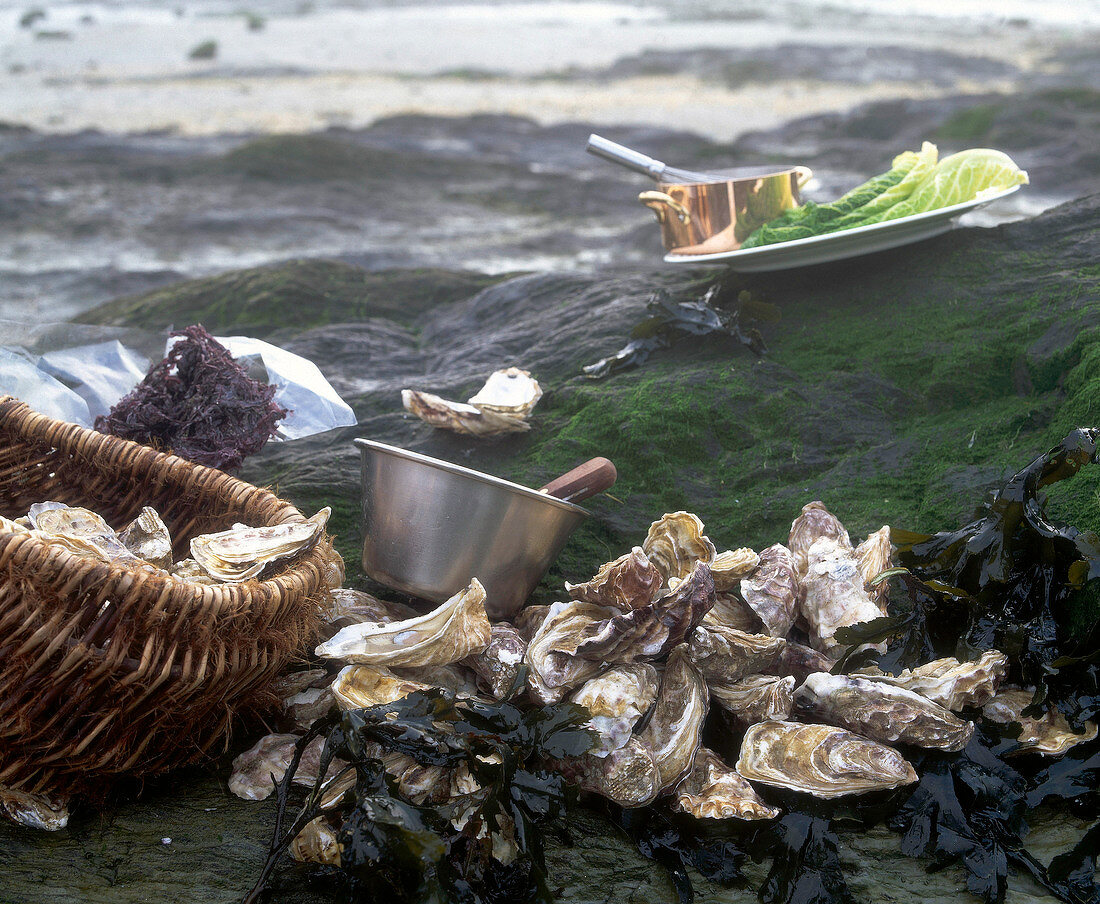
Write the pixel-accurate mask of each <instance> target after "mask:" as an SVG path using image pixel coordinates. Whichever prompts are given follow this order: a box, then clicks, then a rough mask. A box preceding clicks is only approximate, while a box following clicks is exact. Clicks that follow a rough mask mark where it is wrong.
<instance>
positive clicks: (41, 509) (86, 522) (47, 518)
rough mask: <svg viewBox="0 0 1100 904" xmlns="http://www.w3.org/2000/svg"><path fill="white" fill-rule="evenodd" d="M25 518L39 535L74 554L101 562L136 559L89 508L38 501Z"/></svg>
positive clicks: (105, 523)
mask: <svg viewBox="0 0 1100 904" xmlns="http://www.w3.org/2000/svg"><path fill="white" fill-rule="evenodd" d="M27 517H28V518H29V519H30V522H31V524H32V525H33V527H34V532H35V533H36V534H37V535H38V536H39V537H41V538H42V539H43V540H45V541H46V542H48V543H54V544H57V545H59V546H63V547H64V548H65V549H67V550H68V551H69V552H71V553H75V554H76V555H78V556H87V557H90V558H94V559H99V560H100V561H103V562H138V561H140V560H139V558H138V557H137V556H136V555H134V554H133V553H132V552H131V551H130V550H129V549H127V548H126V547H125V545H123V543H122V541H121V540H120V539H119V536H118V534H117V533H115V530H114V528H112V527H111V526H110V525H109V524H108V523H107V522H106V521H104V520H103V518H102V517H101V516H100V515H97V514H96V513H95V512H93V511H90V510H89V509H86V508H80V507H78V506H69V505H65V504H63V503H60V502H41V503H36V504H35V505H32V506H31V508H30V512H28V514H27Z"/></svg>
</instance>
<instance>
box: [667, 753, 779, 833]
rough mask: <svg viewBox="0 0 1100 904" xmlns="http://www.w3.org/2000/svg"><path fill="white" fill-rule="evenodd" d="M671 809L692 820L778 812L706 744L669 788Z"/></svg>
mask: <svg viewBox="0 0 1100 904" xmlns="http://www.w3.org/2000/svg"><path fill="white" fill-rule="evenodd" d="M672 808H673V809H674V810H679V811H680V812H681V813H687V814H688V815H689V816H694V817H695V818H696V819H775V817H776V816H778V815H779V810H778V809H776V808H775V807H769V806H768V804H767V803H766V802H765V801H764V800H763V799H762V798H761V797H760V795H759V794H757V793H756V789H755V788H753V786H752V785H750V784H749V783H748V782H747V781H746V780H745V779H743V778H742V777H741V776H740V775H738V774H737V771H736V770H735V769H732V768H731V767H729V766H727V765H726V764H725V763H723V762H722V760H721V758H720V757H719V756H718V754H716V753H715V752H714V751H713V750H711V749H710V748H708V747H700V748H699V752H698V753H696V754H695V764H694V765H693V766H692V767H691V771H690V772H689V773H688V774H687V775H685V776H684V778H683V780H682V781H681V782H680V784H678V785H677V786H676V788H675V789H674V790H673V792H672Z"/></svg>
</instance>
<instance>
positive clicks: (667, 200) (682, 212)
mask: <svg viewBox="0 0 1100 904" xmlns="http://www.w3.org/2000/svg"><path fill="white" fill-rule="evenodd" d="M638 200H639V201H641V202H642V203H643V204H644V205H645V206H646V207H648V208H649V209H650V210H652V211H653V212H654V213H655V214H657V220H658V221H659V222H661V223H663V222H664V221H665V207H666V206H667V207H670V208H671V209H672V210H674V211H675V212H676V216H678V217H679V218H680V222H681V223H690V222H691V211H690V210H688V209H687V208H686V207H684V205H683V204H681V203H680V202H679V201H677V200H676V199H675V198H673V197H672V196H671V195H669V194H667V193H666V192H663V191H644V192H642V193H641V194H640V195H638Z"/></svg>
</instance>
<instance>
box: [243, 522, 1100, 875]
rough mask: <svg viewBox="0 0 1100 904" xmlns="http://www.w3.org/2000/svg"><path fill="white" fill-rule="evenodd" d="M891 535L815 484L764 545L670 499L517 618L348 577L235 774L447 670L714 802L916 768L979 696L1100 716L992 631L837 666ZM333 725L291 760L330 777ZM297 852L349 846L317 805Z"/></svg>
mask: <svg viewBox="0 0 1100 904" xmlns="http://www.w3.org/2000/svg"><path fill="white" fill-rule="evenodd" d="M893 551H894V550H893V548H892V546H891V543H890V531H889V528H887V527H883V528H882V529H881V530H879V531H876V532H875V533H872V534H871V535H870V536H868V537H867V538H866V539H865V540H864V541H863V542H862V543H860V544H858V545H853V543H852V542H851V540H850V538H849V535H848V532H847V530H845V528H844V526H843V525H842V524H841V523H840V522H839V521H838V520H837V518H835V517H834V516H833V515H832V514H831V513H830V512H828V511H827V510H826V508H825V506H823V505H822V504H821V503H820V502H811V503H810V504H808V505H806V506H805V507H804V508H803V509H802V513H801V514H800V515H799V516H798V517H797V518H795V520H794V522H793V524H792V525H791V531H790V535H789V537H788V538H787V543H786V544H785V545H784V544H776V545H774V546H770V547H768V548H767V549H764V550H763V551H761V552H759V553H757V552H754V551H753V550H751V549H747V548H741V549H734V550H728V551H723V552H718V548H717V547H716V546H715V545H714V543H713V542H712V541H711V540H710V539H709V538H708V537H707V536H706V534H705V532H704V526H703V524H702V522H701V521H700V520H699V518H698V517H696V516H695V515H693V514H690V513H688V512H674V513H670V514H666V515H664V516H663V517H662V518H660V519H659V520H658V521H655V522H654V523H653V524H652V525H651V527H650V529H649V532H648V534H647V535H646V537H645V540H644V541H643V542H642V545H641V546H636V547H634V548H633V549H631V550H630V551H629V552H628V553H626V554H625V555H623V556H621V557H620V558H618V559H616V560H615V561H613V562H608V563H607V564H605V565H604V566H602V567H601V568H600V569H599V571H598V572H597V573H596V574H595V575H594V576H593V577H592V578H591V579H590V580H588V581H585V582H583V583H578V584H566V585H565V591H566V593H567V595H568V597H569V599H567V600H564V601H561V602H557V603H554V604H552V605H548V606H546V605H529V606H526V607H524V608H523V609H521V610H520V611H519V612H518V613H516V615H515V616H514V617H513V618H512V620H511V621H499V622H495V623H490V621H489V619H488V618H487V616H486V612H485V590H484V588H483V587H482V585H481V584H480V582H479V581H477V580H476V579H474V580H473V581H472V582H471V583H470V585H469V587H467V588H466V589H465V590H463V591H462V592H461V593H458V594H456V595H455V596H453V597H452V598H451V599H449V600H447V601H446V602H445V603H443V604H442V605H440V606H439V607H438V608H436V609H434V610H433V611H431V612H428V613H427V614H423V615H421V614H418V613H417V612H416V611H414V610H412V609H410V608H408V607H406V606H403V605H401V604H397V603H391V602H383V601H381V600H378V599H376V598H374V597H372V596H370V595H368V594H365V593H360V592H358V591H354V590H348V589H337V590H334V591H332V592H331V594H330V595H329V597H328V599H327V601H326V604H325V606H326V613H325V618H326V623H327V629H326V632H325V634H326V639H325V640H324V641H323V642H322V643H321V644H320V645H319V646H318V647H317V649H316V654H317V656H318V657H319V658H320V659H321V660H323V661H324V663H328V664H329V665H328V667H324V666H323V664H322V666H319V667H316V668H312V669H309V670H306V671H302V672H297V673H294V674H292V675H289V676H286V677H285V678H284V679H283V680H282V681H283V684H282V689H283V692H284V694H285V703H284V707H285V712H284V717H285V720H286V725H285V726H284V727H285V728H286V729H287V731H286V732H285V733H282V734H278V735H271V736H269V737H267V738H264V739H263V740H261V741H260V742H259V743H258V744H257V745H256V746H255V747H253V748H252V749H251V750H249V751H247V752H245V753H243V754H241V756H239V757H238V758H237V759H236V760H235V762H234V772H233V776H232V778H231V780H230V788H231V789H232V790H233V791H234V792H235V793H237V794H238V795H240V796H241V797H246V798H250V799H260V798H263V797H266V796H267V795H269V794H270V793H271V792H272V790H273V788H274V782H275V781H277V780H279V779H280V778H281V777H282V775H283V774H284V773H285V771H286V769H287V766H288V764H289V762H290V759H291V756H292V754H293V749H294V744H295V742H296V740H297V737H298V736H299V735H298V733H300V732H302V731H304V730H305V729H306V728H307V727H308V726H309V725H310V724H311V723H312V722H313V721H314V720H315V719H317V718H320V717H321V716H323V715H325V714H327V713H329V712H330V711H331V709H332V708H333V707H334V706H335V707H339V708H340V709H356V708H360V707H367V706H372V705H376V704H386V703H392V702H394V701H396V700H398V699H400V698H402V697H404V696H405V695H407V694H409V693H411V692H413V691H416V690H423V689H426V688H430V687H435V688H442V689H444V690H446V691H448V692H450V693H453V694H455V695H457V696H459V697H463V696H467V697H476V696H481V697H491V698H494V699H498V700H499V699H504V698H505V697H511V698H512V699H516V697H515V695H516V694H517V693H518V694H520V695H522V696H523V697H525V699H526V701H527V702H528V704H529V705H532V706H538V705H546V704H551V703H555V702H557V701H561V700H569V701H571V702H573V703H576V704H579V705H580V706H582V707H584V708H585V709H586V710H588V712H589V713H590V719H589V727H590V728H591V729H592V731H593V733H594V736H595V739H596V740H595V744H594V746H593V748H592V749H591V750H590V751H589V752H588V753H586V754H584V755H583V756H580V757H576V758H573V759H568V760H560V761H556V762H555V763H553V764H552V765H553V767H554V768H556V769H557V770H558V771H560V772H561V773H562V774H563V775H564V776H566V777H567V778H568V779H569V780H570V781H573V782H575V783H576V784H578V785H580V786H581V787H582V788H584V789H585V790H587V791H590V792H593V793H595V794H600V795H603V796H604V797H606V798H608V799H610V800H612V801H614V802H616V803H618V804H620V805H622V806H624V807H638V806H642V805H645V804H649V803H651V802H653V801H655V800H657V799H659V798H661V799H665V800H667V801H668V802H669V805H670V806H671V807H672V808H674V809H675V810H678V811H682V812H684V813H688V814H691V815H693V816H695V817H697V818H701V819H727V818H737V819H772V818H774V817H776V816H778V815H779V814H780V810H779V809H777V808H776V807H775V806H772V805H771V804H769V803H768V801H766V800H765V799H764V798H763V797H761V796H760V794H759V793H758V787H759V786H770V787H773V788H782V789H787V790H789V791H795V792H801V793H805V794H810V795H813V796H815V797H819V798H836V797H841V796H844V795H851V794H862V793H865V792H870V791H875V790H881V789H890V788H897V787H900V786H903V785H907V784H910V783H913V782H915V781H916V780H917V773H916V772H915V770H914V768H913V766H912V765H911V764H910V763H909V762H908V761H907V760H906V758H905V755H904V753H903V752H902V750H901V749H899V747H898V746H896V745H902V746H910V747H924V748H933V749H937V750H944V751H958V750H961V749H962V748H963V747H965V746H966V744H967V742H968V741H969V739H970V737H971V735H972V734H973V731H974V725H973V723H972V722H970V721H967V720H966V719H964V718H962V717H960V716H959V715H958V713H960V712H962V711H964V710H971V711H973V710H979V709H980V710H981V711H982V712H983V713H984V714H985V715H986V716H987V717H988V718H991V719H993V720H996V721H1013V722H1019V723H1021V725H1022V726H1023V733H1022V734H1021V736H1020V739H1019V740H1020V742H1021V745H1020V746H1021V749H1031V750H1034V751H1037V752H1040V753H1044V754H1048V755H1058V754H1061V753H1064V752H1065V750H1067V749H1069V747H1071V746H1073V745H1074V744H1076V743H1080V742H1081V741H1084V740H1088V739H1089V738H1090V737H1095V735H1096V726H1095V725H1093V726H1091V728H1090V730H1091V734H1089V733H1086V734H1084V735H1078V734H1074V733H1073V731H1072V730H1071V728H1070V726H1069V725H1068V724H1067V723H1066V722H1065V720H1064V718H1063V717H1062V716H1061V715H1060V714H1058V713H1057V712H1054V711H1052V712H1050V713H1048V714H1047V716H1046V717H1045V718H1043V719H1030V718H1025V717H1023V716H1022V715H1021V710H1022V709H1023V708H1024V707H1025V706H1026V705H1027V704H1028V703H1029V702H1030V700H1031V693H1030V692H1029V691H1028V690H1026V689H1023V688H1008V687H1003V686H1002V680H1003V678H1004V676H1005V673H1006V668H1007V657H1006V656H1005V655H1004V654H1003V653H1000V652H998V651H996V650H987V651H984V652H982V653H981V654H980V655H979V656H978V657H977V658H975V659H973V660H971V661H966V662H960V661H959V660H956V659H941V660H937V661H935V662H931V663H928V664H926V665H923V666H921V667H919V668H916V669H912V670H906V671H904V672H902V673H901V674H900V675H890V674H885V673H883V672H881V671H879V670H877V669H875V668H867V669H863V670H861V671H860V672H858V673H855V674H851V675H833V674H831V672H830V670H831V668H832V667H833V666H834V664H835V663H836V660H837V658H838V657H839V656H840V655H841V654H842V653H843V652H844V647H843V646H842V645H841V644H839V643H838V641H837V640H836V633H837V631H838V629H840V628H842V627H845V626H848V625H853V624H856V623H859V622H865V621H869V620H871V619H875V618H877V617H879V616H881V615H884V614H886V613H887V611H888V599H887V582H886V581H879V582H874V578H875V577H876V576H878V575H880V574H881V573H882V572H883V571H886V570H887V569H889V568H890V567H891V559H892V555H893ZM883 649H884V648H883ZM523 666H526V669H523V668H522V667H523ZM712 708H716V710H717V712H715V713H714V715H715V716H716V717H718V718H717V719H716V720H712V724H715V723H716V724H718V725H720V726H721V727H722V733H723V734H724V735H726V737H724V738H723V739H722V743H721V744H718V743H715V746H716V747H717V746H721V747H722V748H723V751H725V752H727V756H726V758H723V756H722V755H720V753H719V752H718V751H716V750H713V749H710V748H708V747H705V746H703V744H702V741H701V739H702V733H703V724H704V721H705V720H706V719H707V717H708V713H710V712H711V710H712ZM708 736H711V737H713V734H711V735H708ZM322 741H323V738H318V739H317V740H316V741H315V742H314V743H313V744H312V745H311V746H310V747H309V748H307V749H306V751H305V755H304V756H303V758H302V762H301V764H300V766H299V769H298V771H297V772H296V774H295V781H300V782H301V783H302V784H305V785H312V784H313V782H314V780H315V778H316V768H317V762H318V759H319V755H320V749H321V743H322ZM729 751H733V752H735V753H736V755H729V753H728V752H729ZM377 753H378V758H379V759H380V760H382V762H383V763H384V765H385V768H386V770H387V772H389V773H390V774H391V775H392V777H393V778H394V779H395V781H396V782H397V784H398V788H399V790H400V791H401V793H402V794H403V795H404V796H405V797H406V798H407V799H409V800H410V801H411V802H413V803H422V802H425V801H431V802H433V803H437V802H440V801H442V800H447V799H451V798H457V797H460V796H461V795H463V794H469V793H470V792H471V790H476V788H475V787H474V786H476V782H475V781H474V779H473V777H472V776H471V775H470V774H469V772H468V770H465V769H462V768H460V769H454V770H448V769H445V768H443V767H436V766H431V767H429V766H423V765H421V764H419V763H417V762H416V761H414V760H412V759H411V758H409V757H408V756H406V755H404V754H402V753H399V752H395V751H383V750H381V749H379V750H378V751H377ZM342 767H343V764H340V763H338V762H334V763H333V764H332V767H331V771H330V775H329V776H327V777H326V781H327V782H328V784H327V785H326V786H325V802H324V805H325V806H329V807H337V806H338V805H339V804H340V802H341V798H342V796H343V795H344V794H345V792H346V791H347V790H348V789H350V787H351V785H352V783H353V781H352V777H351V776H350V775H347V774H342ZM508 834H509V833H508V829H507V827H501V831H500V833H499V837H498V836H497V835H496V834H494V836H493V839H492V840H493V845H494V854H495V855H496V856H498V857H499V859H501V860H503V861H504V862H507V861H508V859H509V857H510V856H511V854H510V850H511V848H510V845H509V843H508ZM291 852H292V854H293V856H295V857H296V858H298V859H301V860H312V861H319V862H324V863H330V864H338V863H339V856H340V850H339V844H338V842H337V836H336V828H335V824H334V823H333V822H330V821H329V820H328V819H327V818H326V817H325V816H324V815H322V816H320V817H318V818H317V819H315V820H314V821H313V822H311V823H310V824H309V825H307V826H306V827H305V828H304V829H303V831H302V832H301V833H300V834H299V836H298V838H297V839H295V841H294V843H293V844H292V846H291Z"/></svg>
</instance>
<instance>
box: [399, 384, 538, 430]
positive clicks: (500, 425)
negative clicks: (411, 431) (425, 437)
mask: <svg viewBox="0 0 1100 904" xmlns="http://www.w3.org/2000/svg"><path fill="white" fill-rule="evenodd" d="M401 404H402V405H403V406H404V408H405V410H406V411H408V412H409V413H410V414H414V415H416V416H417V417H418V418H420V420H422V421H423V422H424V423H425V424H430V425H431V426H432V427H439V428H442V429H444V430H451V431H453V432H455V433H462V434H465V435H466V436H496V435H498V434H501V433H525V432H526V431H528V430H530V429H531V425H530V424H529V423H527V416H526V415H518V414H507V413H502V412H499V411H494V410H493V409H491V408H479V407H478V406H477V405H469V404H464V403H462V402H452V401H451V400H450V399H445V398H443V397H442V396H437V395H435V394H434V393H430V392H421V391H419V390H416V389H402V390H401Z"/></svg>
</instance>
